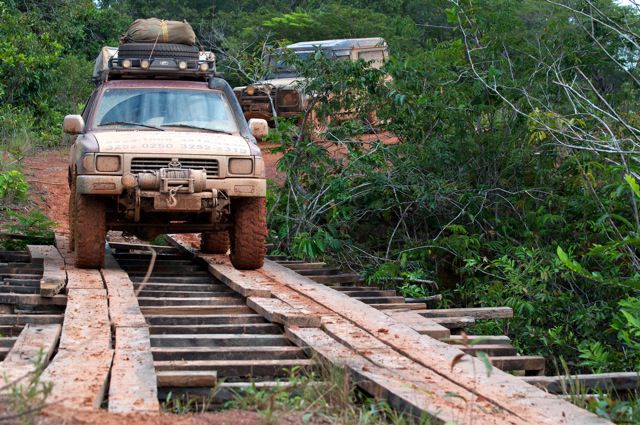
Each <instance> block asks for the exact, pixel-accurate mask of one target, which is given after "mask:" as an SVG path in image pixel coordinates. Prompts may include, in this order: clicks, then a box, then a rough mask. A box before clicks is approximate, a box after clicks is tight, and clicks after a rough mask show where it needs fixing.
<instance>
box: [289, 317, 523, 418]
mask: <svg viewBox="0 0 640 425" xmlns="http://www.w3.org/2000/svg"><path fill="white" fill-rule="evenodd" d="M332 330H333V331H335V332H338V333H340V337H341V338H342V339H341V340H340V342H338V341H337V340H336V339H334V338H332V337H331V336H329V335H327V334H326V333H325V332H324V331H323V330H321V329H313V328H306V329H303V328H287V329H286V333H287V336H289V337H290V338H291V339H292V340H294V341H296V342H297V343H298V344H299V345H301V346H306V347H308V348H309V349H310V350H311V351H312V352H313V353H315V354H316V355H319V356H320V357H321V358H323V359H325V360H326V361H329V362H330V363H332V364H334V365H336V366H338V367H339V366H346V367H348V368H349V370H350V372H351V373H352V374H353V376H354V380H355V382H357V383H358V385H359V386H360V387H362V388H363V389H365V390H366V391H367V392H369V393H370V394H372V395H373V396H375V397H377V398H383V399H386V400H388V402H389V404H390V405H391V406H393V407H395V408H397V409H399V410H400V411H401V412H404V413H409V414H414V415H417V416H420V415H421V414H423V413H427V414H428V415H429V416H430V417H431V418H432V420H433V422H435V423H440V424H442V423H471V422H473V423H477V424H485V423H491V424H522V423H525V421H524V420H522V419H521V418H518V417H513V416H511V415H509V414H507V413H506V412H500V411H498V410H496V408H495V406H493V405H492V404H491V403H490V402H489V401H488V400H481V399H478V400H476V397H475V396H474V395H473V394H471V393H470V392H469V391H467V390H466V389H464V388H462V387H460V386H458V385H456V384H454V383H453V382H451V381H449V380H447V379H445V378H442V377H441V376H439V375H438V374H435V373H433V372H430V371H426V370H425V368H423V367H420V366H419V365H417V364H415V363H414V362H411V361H410V360H408V359H407V358H406V357H403V356H401V355H399V354H398V353H397V352H395V351H394V350H392V349H391V348H389V347H388V346H386V345H385V344H383V343H381V342H380V341H377V340H376V339H375V338H373V337H371V338H364V340H362V339H363V338H362V334H361V333H359V332H357V331H355V330H354V329H353V327H352V328H351V329H344V330H343V331H340V330H339V325H338V327H334V328H333V329H332ZM350 332H354V335H349V333H350ZM345 339H346V342H347V345H346V346H345V345H343V343H344V342H345ZM349 345H351V346H349ZM354 346H355V347H354ZM358 352H365V353H368V354H369V356H371V358H365V357H363V356H362V355H359V354H358ZM425 372H426V373H425ZM412 375H413V376H412ZM453 394H455V396H452V395H453ZM470 400H473V402H471V403H469V402H468V401H470Z"/></svg>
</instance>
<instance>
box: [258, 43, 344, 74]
mask: <svg viewBox="0 0 640 425" xmlns="http://www.w3.org/2000/svg"><path fill="white" fill-rule="evenodd" d="M289 52H290V53H285V51H284V50H280V49H279V50H276V51H275V52H274V53H271V54H268V55H267V56H266V57H265V62H266V63H267V67H268V69H269V71H270V73H269V76H268V78H274V77H276V76H277V77H284V76H297V75H299V74H300V72H299V71H298V70H297V69H296V66H295V64H294V63H292V62H295V61H301V62H307V61H309V60H310V59H311V58H313V56H314V55H315V53H316V51H315V50H289ZM321 52H322V54H323V55H324V56H327V57H331V58H333V57H334V54H333V52H331V51H330V50H321Z"/></svg>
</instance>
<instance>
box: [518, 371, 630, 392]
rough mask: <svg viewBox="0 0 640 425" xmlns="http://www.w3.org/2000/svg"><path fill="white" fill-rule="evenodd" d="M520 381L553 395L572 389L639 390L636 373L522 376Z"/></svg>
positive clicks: (572, 390) (571, 390)
mask: <svg viewBox="0 0 640 425" xmlns="http://www.w3.org/2000/svg"><path fill="white" fill-rule="evenodd" d="M521 379H522V380H524V381H525V382H528V383H529V384H532V385H535V386H536V387H538V388H542V389H545V390H546V391H549V392H550V393H553V394H567V393H573V392H575V391H574V389H580V391H581V390H586V391H593V390H600V391H605V392H607V391H611V390H615V391H618V392H621V391H637V390H639V389H640V374H639V373H638V372H614V373H595V374H592V375H570V376H522V377H521Z"/></svg>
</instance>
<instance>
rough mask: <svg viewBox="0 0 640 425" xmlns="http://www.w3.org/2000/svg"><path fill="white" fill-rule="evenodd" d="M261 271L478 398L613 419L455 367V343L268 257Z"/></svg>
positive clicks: (472, 364) (505, 377)
mask: <svg viewBox="0 0 640 425" xmlns="http://www.w3.org/2000/svg"><path fill="white" fill-rule="evenodd" d="M261 271H262V273H264V274H265V275H266V276H268V277H269V278H272V279H274V280H275V281H279V282H282V283H283V284H285V285H286V286H288V287H289V288H291V289H294V290H296V291H297V292H299V293H300V294H304V295H305V296H307V297H308V298H309V299H312V300H313V301H314V302H317V303H320V304H322V305H323V306H325V307H326V308H328V309H330V310H333V311H334V312H335V313H337V314H338V315H340V316H342V317H344V318H345V319H347V320H349V321H350V322H352V323H355V324H357V325H358V326H359V327H360V328H362V329H363V330H366V331H367V332H369V333H371V334H372V335H374V336H376V337H377V338H379V339H380V340H381V341H383V342H384V343H386V344H388V345H389V346H391V347H393V348H394V349H395V350H397V351H398V352H400V353H402V354H404V355H405V356H407V357H408V358H410V359H412V360H414V361H416V362H418V363H420V364H422V365H423V366H425V367H426V368H429V369H432V370H433V371H434V372H436V373H438V374H439V375H441V376H443V377H446V378H447V379H449V380H450V381H451V382H455V383H456V384H458V385H460V386H462V387H463V388H466V389H467V390H469V391H471V392H473V393H474V394H476V395H477V396H478V397H482V398H484V399H487V400H491V401H492V402H494V403H496V404H497V405H499V406H500V407H501V408H502V409H504V410H505V411H509V412H512V413H515V412H518V416H520V417H524V418H527V420H532V421H534V422H535V421H537V422H538V423H541V424H542V423H558V422H562V421H565V422H566V423H585V424H596V423H608V422H607V421H605V420H602V419H600V418H598V417H597V416H595V415H593V414H590V413H588V412H586V411H584V410H582V409H580V408H578V407H576V406H573V405H571V404H569V403H566V402H561V401H559V400H558V399H557V398H554V397H550V396H549V395H545V393H544V392H541V391H540V390H539V389H537V388H535V387H533V386H532V385H522V381H521V380H519V379H518V378H517V377H514V376H511V375H509V374H507V373H504V372H502V371H500V370H494V371H493V372H492V373H491V374H490V375H487V374H483V373H480V374H479V373H478V371H482V370H484V366H483V365H482V363H481V362H480V361H479V360H478V359H475V358H474V357H472V356H466V357H465V358H464V360H463V361H460V362H458V363H456V364H455V365H454V367H451V363H452V361H453V359H456V358H460V356H461V355H463V354H464V353H462V351H460V350H459V349H457V348H456V347H454V346H451V345H448V344H445V343H442V342H440V341H438V340H435V339H433V338H430V337H428V336H425V335H420V334H418V333H417V332H415V331H414V330H413V329H411V328H410V327H408V326H406V325H404V324H402V323H399V322H397V321H396V320H394V319H393V318H391V317H389V316H387V315H385V314H384V313H383V312H381V311H378V310H376V309H373V308H371V307H370V306H368V305H366V304H364V303H360V302H358V301H357V300H354V299H352V298H350V297H348V296H346V295H344V294H341V293H339V292H337V291H334V290H332V289H331V288H328V287H326V286H324V285H320V284H317V283H315V282H313V281H312V280H310V279H308V278H306V277H304V276H300V275H299V274H297V273H295V272H293V271H291V270H289V269H287V268H285V267H283V266H280V265H278V264H276V263H274V262H272V261H269V260H266V261H265V265H264V267H263V268H262V270H261ZM531 400H535V401H534V402H532V401H531Z"/></svg>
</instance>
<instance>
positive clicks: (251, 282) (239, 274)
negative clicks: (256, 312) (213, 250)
mask: <svg viewBox="0 0 640 425" xmlns="http://www.w3.org/2000/svg"><path fill="white" fill-rule="evenodd" d="M202 258H203V259H204V260H205V261H207V263H208V264H209V271H210V272H211V274H212V275H214V276H215V277H216V279H218V280H220V281H221V282H222V283H224V284H225V285H227V286H229V287H230V288H231V289H233V290H234V291H236V292H237V293H239V294H240V295H242V296H243V297H261V298H270V297H271V290H270V289H269V286H270V283H271V282H270V281H269V279H266V278H265V277H264V276H259V275H258V276H257V277H256V275H255V274H253V273H249V272H246V271H240V270H236V269H235V268H234V267H233V266H232V265H231V264H230V263H229V262H228V260H227V259H226V256H217V255H206V256H205V255H203V256H202Z"/></svg>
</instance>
